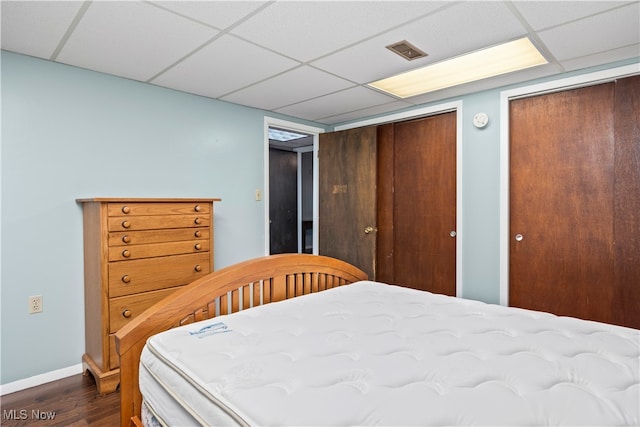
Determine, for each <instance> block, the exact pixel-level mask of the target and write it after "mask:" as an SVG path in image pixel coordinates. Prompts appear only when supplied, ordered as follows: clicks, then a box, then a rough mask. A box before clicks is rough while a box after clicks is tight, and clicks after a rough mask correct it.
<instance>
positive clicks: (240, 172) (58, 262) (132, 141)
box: [0, 51, 322, 384]
mask: <svg viewBox="0 0 640 427" xmlns="http://www.w3.org/2000/svg"><path fill="white" fill-rule="evenodd" d="M264 116H265V112H264V111H261V110H257V109H252V108H246V107H241V106H238V105H234V104H229V103H224V102H219V101H215V100H211V99H207V98H204V97H199V96H194V95H189V94H185V93H181V92H177V91H173V90H168V89H163V88H159V87H155V86H152V85H147V84H141V83H138V82H134V81H130V80H125V79H121V78H117V77H113V76H109V75H105V74H100V73H96V72H91V71H86V70H82V69H78V68H74V67H70V66H65V65H60V64H56V63H53V62H48V61H43V60H39V59H35V58H31V57H27V56H23V55H17V54H13V53H9V52H4V51H3V52H2V146H1V148H2V154H1V161H2V204H1V207H2V211H1V214H2V235H1V238H2V252H1V254H2V271H1V279H2V282H1V304H2V305H1V309H2V313H1V321H2V329H1V331H2V333H1V345H2V347H1V354H0V358H1V379H0V381H1V383H2V384H6V383H9V382H13V381H16V380H19V379H24V378H28V377H31V376H34V375H37V374H41V373H46V372H50V371H53V370H57V369H62V368H67V367H70V366H74V365H77V364H79V363H80V357H81V356H82V353H83V352H84V308H83V295H84V290H83V252H82V211H81V208H80V206H79V205H78V204H77V203H76V201H75V200H76V199H77V198H89V197H107V196H115V197H120V196H121V197H220V198H222V202H221V203H219V204H216V207H215V233H216V236H215V250H216V253H215V264H216V268H219V267H223V266H226V265H229V264H233V263H235V262H238V261H241V260H244V259H248V258H252V257H256V256H261V255H264V204H263V203H262V202H256V201H255V189H258V188H259V189H263V180H264V170H263V161H264ZM271 116H273V115H271ZM279 118H285V119H287V118H286V117H279ZM292 121H293V119H292ZM298 121H299V120H298ZM303 123H304V122H303ZM305 124H308V123H305ZM312 125H315V126H316V127H322V126H320V125H318V124H315V123H314V124H312ZM29 295H43V297H44V298H43V300H44V313H42V314H37V315H29V314H27V298H28V296H29Z"/></svg>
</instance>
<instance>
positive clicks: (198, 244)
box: [193, 243, 202, 251]
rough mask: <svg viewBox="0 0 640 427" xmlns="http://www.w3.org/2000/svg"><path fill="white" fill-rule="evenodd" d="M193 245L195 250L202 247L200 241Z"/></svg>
mask: <svg viewBox="0 0 640 427" xmlns="http://www.w3.org/2000/svg"><path fill="white" fill-rule="evenodd" d="M193 247H194V248H195V249H196V251H199V250H200V249H202V245H201V244H200V243H196V244H195V245H193Z"/></svg>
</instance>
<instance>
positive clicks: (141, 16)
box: [58, 1, 217, 81]
mask: <svg viewBox="0 0 640 427" xmlns="http://www.w3.org/2000/svg"><path fill="white" fill-rule="evenodd" d="M215 34H217V31H216V30H213V29H212V28H210V27H207V26H204V25H201V24H198V23H195V22H193V21H191V20H188V19H185V18H182V17H180V16H178V15H175V14H173V13H169V12H167V11H165V10H162V9H160V8H157V7H155V6H152V5H150V4H147V3H143V2H124V1H105V2H92V3H91V6H89V8H88V9H87V12H86V13H85V15H84V18H83V19H82V21H80V23H79V24H78V26H77V27H76V30H75V31H74V32H73V34H72V35H71V37H70V38H69V40H68V42H67V44H66V45H65V47H64V48H63V49H62V51H61V52H60V55H59V56H58V60H59V61H60V62H64V63H67V64H71V65H76V66H79V67H84V68H89V69H92V70H98V71H101V72H104V73H109V74H114V75H117V76H122V77H127V78H131V79H135V80H142V81H146V80H148V79H149V78H151V77H153V76H154V75H155V74H156V73H158V72H160V71H161V70H162V69H164V68H165V67H167V66H169V65H170V64H172V63H173V62H175V61H177V60H178V59H180V58H181V57H183V56H184V55H186V54H187V53H189V52H190V51H191V50H193V49H195V48H196V47H198V46H199V45H201V44H202V43H204V42H205V41H206V40H208V39H210V38H211V37H213V36H214V35H215Z"/></svg>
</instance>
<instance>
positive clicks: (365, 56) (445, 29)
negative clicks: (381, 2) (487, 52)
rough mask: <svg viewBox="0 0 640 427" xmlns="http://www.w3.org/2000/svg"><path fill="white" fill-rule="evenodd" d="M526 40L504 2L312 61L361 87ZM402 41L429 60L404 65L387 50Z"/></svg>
mask: <svg viewBox="0 0 640 427" xmlns="http://www.w3.org/2000/svg"><path fill="white" fill-rule="evenodd" d="M524 34H526V30H525V28H524V27H523V26H522V24H521V23H520V22H519V21H518V19H517V18H516V17H515V16H514V15H513V14H512V13H511V11H510V10H509V9H508V8H507V7H506V6H505V5H504V4H503V3H501V2H470V3H465V4H464V5H458V4H453V5H452V6H451V7H448V8H445V9H442V10H440V11H438V12H437V13H434V14H432V15H429V16H427V17H425V18H422V19H420V20H418V21H416V22H413V23H411V24H409V25H406V26H403V27H402V28H400V29H396V30H392V31H389V32H387V33H385V34H382V35H380V36H377V37H374V38H372V39H371V40H367V41H366V42H363V43H360V44H358V45H356V46H352V47H350V48H348V49H345V50H343V51H340V52H338V53H335V54H333V55H330V56H327V57H325V58H322V59H320V60H318V61H314V62H313V65H314V66H317V67H319V68H322V69H324V70H327V71H329V72H331V73H334V74H338V75H343V76H345V77H347V78H349V79H351V80H353V81H355V82H358V83H369V82H372V81H375V80H378V79H381V78H384V77H389V76H392V75H395V74H399V73H401V72H404V71H408V70H411V69H414V68H419V67H422V66H424V65H427V64H431V63H434V62H438V61H441V60H443V59H446V58H450V57H453V56H457V55H461V54H463V53H467V52H471V51H474V50H478V49H480V48H484V47H487V46H491V45H494V44H497V43H500V42H503V41H505V40H512V39H515V38H517V37H519V36H522V35H524ZM469 35H473V37H470V36H469ZM401 40H407V41H409V42H410V43H412V44H413V45H415V46H416V47H418V48H419V49H421V50H423V51H425V52H427V53H428V54H429V56H427V57H426V58H422V59H419V60H414V61H406V60H404V59H402V58H401V57H400V56H398V55H396V54H394V53H392V52H391V51H389V50H388V49H386V48H385V46H388V45H389V44H392V43H394V42H398V41H401Z"/></svg>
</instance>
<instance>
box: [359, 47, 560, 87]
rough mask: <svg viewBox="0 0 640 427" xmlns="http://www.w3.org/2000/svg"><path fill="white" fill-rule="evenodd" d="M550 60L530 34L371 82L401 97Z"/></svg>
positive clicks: (497, 74)
mask: <svg viewBox="0 0 640 427" xmlns="http://www.w3.org/2000/svg"><path fill="white" fill-rule="evenodd" d="M547 62H548V61H547V60H546V59H545V58H544V56H542V54H541V53H540V52H539V51H538V49H536V47H535V46H534V45H533V43H531V40H529V38H528V37H524V38H522V39H519V40H514V41H511V42H508V43H503V44H500V45H497V46H493V47H489V48H486V49H481V50H478V51H475V52H471V53H467V54H465V55H462V56H458V57H455V58H452V59H447V60H445V61H442V62H437V63H435V64H431V65H427V66H426V67H423V68H418V69H416V70H412V71H407V72H405V73H402V74H398V75H396V76H393V77H389V78H386V79H382V80H378V81H376V82H373V83H369V86H371V87H374V88H376V89H378V90H381V91H383V92H387V93H389V94H391V95H395V96H397V97H400V98H408V97H410V96H415V95H420V94H422V93H427V92H433V91H435V90H439V89H444V88H447V87H452V86H457V85H461V84H463V83H469V82H473V81H476V80H482V79H486V78H489V77H494V76H499V75H500V74H506V73H511V72H513V71H518V70H523V69H525V68H529V67H534V66H536V65H542V64H546V63H547Z"/></svg>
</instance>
